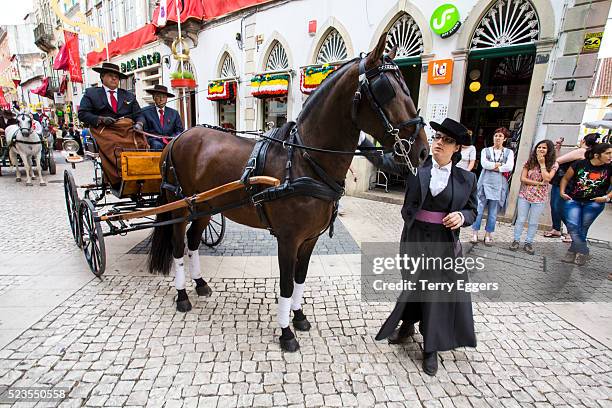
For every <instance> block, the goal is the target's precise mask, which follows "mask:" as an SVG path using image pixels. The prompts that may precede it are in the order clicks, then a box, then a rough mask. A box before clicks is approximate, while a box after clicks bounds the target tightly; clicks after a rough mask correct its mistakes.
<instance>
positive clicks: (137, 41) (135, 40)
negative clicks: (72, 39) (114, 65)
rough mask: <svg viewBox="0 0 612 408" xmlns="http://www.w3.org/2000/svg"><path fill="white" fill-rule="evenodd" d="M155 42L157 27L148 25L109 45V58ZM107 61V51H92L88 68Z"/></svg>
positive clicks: (88, 55) (89, 55)
mask: <svg viewBox="0 0 612 408" xmlns="http://www.w3.org/2000/svg"><path fill="white" fill-rule="evenodd" d="M155 40H157V36H156V35H155V26H154V25H153V24H147V25H146V26H144V27H142V28H140V29H138V30H136V31H132V32H131V33H129V34H127V35H124V36H123V37H119V38H117V39H116V40H114V41H111V42H110V43H108V54H109V58H113V57H116V56H117V55H122V54H126V53H128V52H130V51H134V50H137V49H139V48H140V47H142V46H143V45H145V44H148V43H150V42H153V41H155ZM105 59H106V49H104V50H102V51H100V52H96V51H92V52H90V53H89V54H87V66H88V67H92V66H94V65H98V64H99V63H100V62H102V61H104V60H105Z"/></svg>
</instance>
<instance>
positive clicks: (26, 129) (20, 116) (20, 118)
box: [16, 111, 34, 137]
mask: <svg viewBox="0 0 612 408" xmlns="http://www.w3.org/2000/svg"><path fill="white" fill-rule="evenodd" d="M16 119H17V125H18V126H19V130H20V131H21V134H22V135H23V136H25V137H27V136H29V135H30V133H31V131H32V122H33V120H34V119H33V118H32V115H30V113H29V112H27V111H20V112H18V113H17V118H16Z"/></svg>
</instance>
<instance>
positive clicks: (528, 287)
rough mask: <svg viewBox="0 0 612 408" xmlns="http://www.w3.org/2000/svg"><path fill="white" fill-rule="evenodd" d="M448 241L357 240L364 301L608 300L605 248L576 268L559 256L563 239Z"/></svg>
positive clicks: (562, 252) (610, 259)
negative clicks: (518, 244) (529, 246)
mask: <svg viewBox="0 0 612 408" xmlns="http://www.w3.org/2000/svg"><path fill="white" fill-rule="evenodd" d="M509 246H510V243H504V242H498V243H496V244H495V245H494V246H491V247H487V246H484V245H482V244H480V245H476V246H474V245H471V244H464V245H463V246H461V244H459V243H457V244H456V245H455V244H453V243H447V242H433V243H420V242H413V243H411V242H408V243H402V244H401V246H400V244H398V243H397V242H390V243H362V247H361V251H362V256H361V297H362V300H363V301H365V302H373V303H374V302H396V301H398V300H399V301H403V302H469V301H488V302H491V301H494V302H577V301H604V302H606V301H607V302H609V301H611V300H612V288H611V286H612V285H609V284H607V272H606V271H607V266H608V265H609V264H610V263H611V262H612V256H611V255H612V251H611V250H610V249H607V250H601V251H599V250H598V251H599V252H598V262H593V263H592V264H589V266H587V267H580V268H578V267H577V266H576V265H573V264H564V263H563V262H561V260H562V259H563V257H564V255H565V252H566V251H567V245H564V244H560V243H555V244H542V245H538V246H537V249H538V252H537V253H536V254H535V255H529V254H526V253H517V252H513V251H510V250H509Z"/></svg>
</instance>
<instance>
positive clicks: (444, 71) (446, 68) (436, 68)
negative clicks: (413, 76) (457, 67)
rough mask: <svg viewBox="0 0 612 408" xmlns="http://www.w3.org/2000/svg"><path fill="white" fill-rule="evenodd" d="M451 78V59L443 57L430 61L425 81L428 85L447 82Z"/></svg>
mask: <svg viewBox="0 0 612 408" xmlns="http://www.w3.org/2000/svg"><path fill="white" fill-rule="evenodd" d="M452 80H453V60H452V59H443V60H437V61H431V62H430V63H429V65H428V68H427V83H428V84H429V85H438V84H448V83H450V82H451V81H452Z"/></svg>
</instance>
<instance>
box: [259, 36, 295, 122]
mask: <svg viewBox="0 0 612 408" xmlns="http://www.w3.org/2000/svg"><path fill="white" fill-rule="evenodd" d="M288 70H289V59H288V58H287V53H286V51H285V48H284V47H283V46H282V45H281V43H280V42H278V41H275V42H274V43H273V45H272V48H271V50H270V53H269V54H268V59H267V61H266V72H264V73H263V74H262V75H263V77H262V78H260V79H261V80H262V81H263V82H264V83H266V82H267V81H269V83H268V85H265V86H264V87H263V88H264V89H266V90H267V91H264V92H262V93H260V94H259V95H258V96H257V97H259V98H261V99H262V108H263V109H262V110H261V111H262V117H261V120H262V125H263V128H264V129H268V128H269V127H280V126H282V125H284V124H285V123H287V101H288V99H287V96H286V95H287V93H288V88H289V86H288V82H289V75H288V74H286V72H288ZM282 71H285V73H281V74H280V75H279V74H278V73H279V72H282ZM268 73H270V74H269V75H268ZM266 92H268V93H267V94H266ZM254 95H255V93H254Z"/></svg>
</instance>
